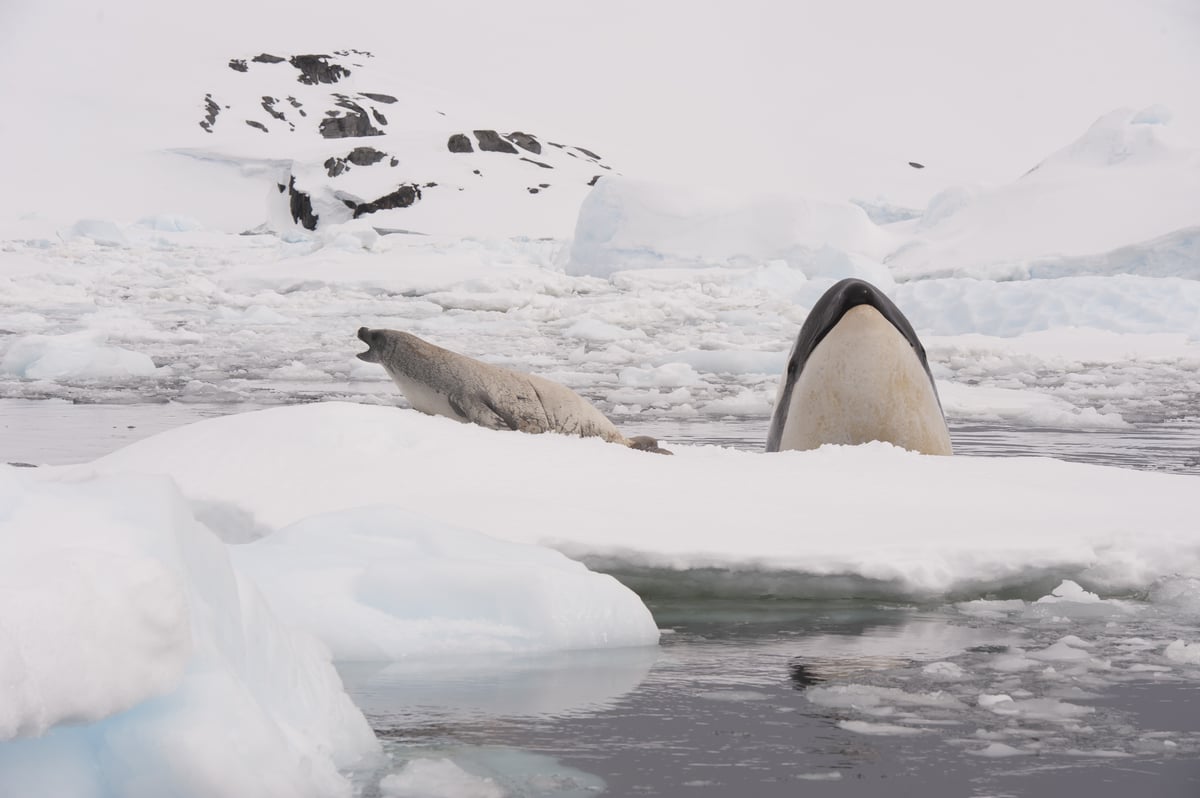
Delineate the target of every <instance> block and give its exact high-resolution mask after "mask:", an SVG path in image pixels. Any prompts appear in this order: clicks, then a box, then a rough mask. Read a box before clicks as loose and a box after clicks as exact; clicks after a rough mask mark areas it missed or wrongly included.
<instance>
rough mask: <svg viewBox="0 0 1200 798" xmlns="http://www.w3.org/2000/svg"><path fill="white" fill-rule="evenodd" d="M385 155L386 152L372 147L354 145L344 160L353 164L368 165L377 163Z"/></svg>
mask: <svg viewBox="0 0 1200 798" xmlns="http://www.w3.org/2000/svg"><path fill="white" fill-rule="evenodd" d="M386 157H387V153H386V152H380V151H379V150H377V149H375V148H374V147H355V148H354V149H352V150H350V154H349V155H347V156H346V160H347V161H349V162H350V163H352V164H354V165H355V166H370V165H372V164H377V163H379V162H380V161H382V160H383V159H384V158H386Z"/></svg>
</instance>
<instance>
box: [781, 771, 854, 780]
mask: <svg viewBox="0 0 1200 798" xmlns="http://www.w3.org/2000/svg"><path fill="white" fill-rule="evenodd" d="M792 778H796V779H800V780H801V781H841V780H842V774H841V773H839V772H838V771H836V770H831V771H828V772H827V773H798V774H796V775H795V776H793V777H792Z"/></svg>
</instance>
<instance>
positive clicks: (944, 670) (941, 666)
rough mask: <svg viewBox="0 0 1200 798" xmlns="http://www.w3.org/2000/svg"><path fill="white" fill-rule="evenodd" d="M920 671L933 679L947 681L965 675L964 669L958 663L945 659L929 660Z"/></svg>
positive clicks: (955, 679)
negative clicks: (938, 660) (940, 660)
mask: <svg viewBox="0 0 1200 798" xmlns="http://www.w3.org/2000/svg"><path fill="white" fill-rule="evenodd" d="M921 672H922V673H924V674H925V675H926V676H930V677H932V678H934V679H939V680H943V681H948V682H949V681H958V680H959V679H962V678H964V677H965V676H966V671H964V670H963V669H962V668H961V667H960V666H959V665H956V664H955V663H953V662H945V661H942V662H931V663H929V664H928V665H926V666H925V667H923V668H921Z"/></svg>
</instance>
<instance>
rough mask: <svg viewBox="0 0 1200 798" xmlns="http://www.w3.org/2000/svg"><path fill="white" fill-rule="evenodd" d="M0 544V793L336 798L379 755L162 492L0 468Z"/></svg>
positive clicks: (358, 718)
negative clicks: (364, 762) (353, 772)
mask: <svg viewBox="0 0 1200 798" xmlns="http://www.w3.org/2000/svg"><path fill="white" fill-rule="evenodd" d="M0 549H2V556H0V598H2V600H0V629H4V630H5V634H4V635H3V636H2V638H0V685H4V688H3V689H4V700H3V701H0V739H6V740H7V742H4V743H3V744H2V745H0V795H107V794H114V795H134V794H137V795H264V796H280V798H283V797H284V796H312V797H313V798H316V796H333V795H345V794H348V792H349V785H348V784H347V782H346V780H345V778H344V777H343V776H342V775H340V774H339V772H338V771H339V769H342V768H350V767H353V766H356V765H358V764H360V763H361V759H362V758H363V757H365V756H370V755H374V754H375V753H376V752H377V751H378V743H377V741H376V739H375V737H374V734H373V733H372V732H371V730H370V727H369V726H368V725H367V723H366V720H365V719H364V718H363V716H362V714H361V712H359V711H358V710H357V709H356V708H355V707H354V705H353V704H352V703H351V702H350V699H349V697H348V696H347V695H346V693H345V691H344V690H343V689H342V685H341V682H340V680H339V679H338V677H337V674H336V672H335V671H334V670H333V668H332V666H331V665H330V663H329V654H328V651H327V650H326V649H325V648H324V647H323V646H321V645H320V644H319V643H318V642H317V641H316V640H314V639H312V638H311V637H309V636H308V635H305V634H302V633H300V632H296V631H294V630H292V629H290V628H288V627H285V626H284V625H282V624H281V623H280V622H279V621H278V620H277V619H276V617H275V615H274V614H273V613H272V611H271V610H270V608H268V607H267V605H266V604H265V603H264V602H263V601H262V598H261V596H260V595H259V593H258V592H257V590H256V589H255V588H254V586H253V585H252V584H250V583H249V582H247V581H245V580H243V579H241V578H240V577H239V576H238V575H237V574H236V573H235V572H234V571H233V569H232V568H231V567H230V564H229V559H228V556H227V553H226V548H225V546H224V544H222V543H221V542H220V541H218V540H217V539H216V538H215V537H213V536H212V535H211V534H210V533H209V532H208V531H207V530H206V529H205V528H204V527H203V526H201V525H199V524H198V523H197V522H196V521H195V519H194V518H193V517H192V515H191V513H190V509H189V507H188V504H187V502H186V501H185V500H184V499H183V497H182V496H180V495H179V493H178V491H177V490H176V489H175V487H174V485H173V484H172V483H171V481H170V480H169V479H166V478H164V477H141V476H138V477H134V476H127V477H108V478H101V479H86V480H83V481H72V482H54V481H51V480H50V479H49V478H47V477H46V476H45V475H43V474H38V475H37V478H36V479H35V478H34V477H33V476H31V475H23V474H21V473H20V472H17V471H16V470H15V469H8V468H3V467H0ZM231 729H234V730H236V734H231V732H230V730H231ZM42 732H46V733H44V734H42ZM39 734H40V736H33V735H39ZM13 735H16V736H17V739H12V737H13Z"/></svg>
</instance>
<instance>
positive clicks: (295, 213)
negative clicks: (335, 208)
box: [288, 177, 320, 230]
mask: <svg viewBox="0 0 1200 798" xmlns="http://www.w3.org/2000/svg"><path fill="white" fill-rule="evenodd" d="M288 195H289V196H288V207H289V208H290V210H291V212H292V221H293V222H295V223H297V224H299V225H302V226H303V227H304V229H306V230H316V229H317V219H319V218H320V217H318V216H317V215H316V214H315V213H313V206H312V198H311V197H309V196H308V195H307V194H305V193H304V192H303V191H297V190H296V178H294V177H293V178H292V179H291V180H290V181H289V182H288Z"/></svg>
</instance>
